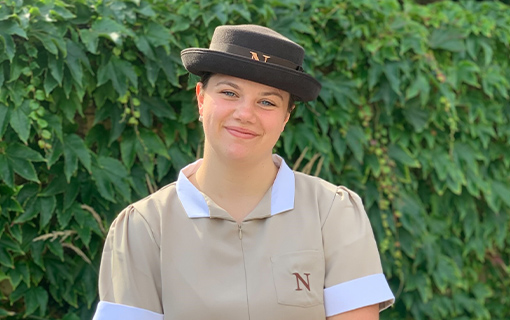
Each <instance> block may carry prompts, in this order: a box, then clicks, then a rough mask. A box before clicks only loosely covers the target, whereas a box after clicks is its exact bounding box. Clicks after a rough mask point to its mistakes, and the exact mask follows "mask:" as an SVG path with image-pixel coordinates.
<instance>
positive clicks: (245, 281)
mask: <svg viewBox="0 0 510 320" xmlns="http://www.w3.org/2000/svg"><path fill="white" fill-rule="evenodd" d="M237 228H238V231H239V240H240V241H241V252H242V254H243V264H244V283H245V286H246V305H247V311H248V320H250V302H249V301H248V275H247V273H246V260H245V258H244V246H243V227H242V224H238V225H237Z"/></svg>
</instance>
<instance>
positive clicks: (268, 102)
mask: <svg viewBox="0 0 510 320" xmlns="http://www.w3.org/2000/svg"><path fill="white" fill-rule="evenodd" d="M260 103H261V104H262V105H264V106H266V107H276V105H275V104H274V103H272V102H271V101H268V100H262V101H261V102H260Z"/></svg>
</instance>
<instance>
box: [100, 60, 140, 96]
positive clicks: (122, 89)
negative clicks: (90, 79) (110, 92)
mask: <svg viewBox="0 0 510 320" xmlns="http://www.w3.org/2000/svg"><path fill="white" fill-rule="evenodd" d="M108 80H111V82H112V85H113V87H114V89H115V91H117V93H118V94H119V96H121V97H123V96H125V95H126V93H127V89H128V80H129V82H131V84H133V86H134V87H135V88H136V87H138V77H137V75H136V73H135V71H134V69H133V65H131V63H129V62H128V61H125V60H120V59H119V58H117V57H115V56H113V57H111V58H110V60H109V61H108V62H107V63H106V64H102V65H101V66H100V67H99V70H98V72H97V82H98V83H97V85H98V86H100V85H102V84H105V83H106V82H107V81H108Z"/></svg>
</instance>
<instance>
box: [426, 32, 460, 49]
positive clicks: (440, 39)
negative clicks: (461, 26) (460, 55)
mask: <svg viewBox="0 0 510 320" xmlns="http://www.w3.org/2000/svg"><path fill="white" fill-rule="evenodd" d="M464 38H465V35H464V33H463V32H461V31H459V30H455V29H434V30H433V31H432V33H431V35H430V38H429V45H430V47H431V48H432V49H443V50H448V51H452V52H460V51H465V50H466V46H465V44H464Z"/></svg>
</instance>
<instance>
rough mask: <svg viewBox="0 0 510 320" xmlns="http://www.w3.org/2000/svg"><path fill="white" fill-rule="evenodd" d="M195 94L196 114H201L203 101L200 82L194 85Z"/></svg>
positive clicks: (202, 90)
mask: <svg viewBox="0 0 510 320" xmlns="http://www.w3.org/2000/svg"><path fill="white" fill-rule="evenodd" d="M195 94H196V96H197V103H198V114H199V115H202V105H203V103H204V89H203V86H202V82H199V83H197V86H196V87H195Z"/></svg>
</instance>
